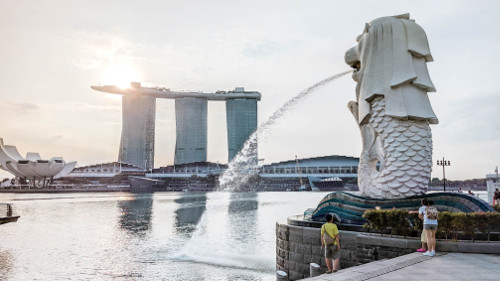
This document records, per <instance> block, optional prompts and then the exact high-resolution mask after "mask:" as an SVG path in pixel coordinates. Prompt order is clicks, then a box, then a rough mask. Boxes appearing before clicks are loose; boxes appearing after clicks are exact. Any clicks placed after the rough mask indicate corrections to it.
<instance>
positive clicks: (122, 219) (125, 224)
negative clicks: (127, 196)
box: [118, 194, 153, 235]
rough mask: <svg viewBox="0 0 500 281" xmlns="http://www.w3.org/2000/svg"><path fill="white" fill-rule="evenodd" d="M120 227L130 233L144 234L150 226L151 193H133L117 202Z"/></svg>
mask: <svg viewBox="0 0 500 281" xmlns="http://www.w3.org/2000/svg"><path fill="white" fill-rule="evenodd" d="M118 208H119V212H120V216H119V224H120V227H121V228H122V229H124V230H126V231H127V232H128V233H130V234H136V235H144V234H145V233H146V232H147V231H148V230H149V229H150V228H151V216H152V208H153V194H134V195H133V196H132V199H131V200H124V201H119V202H118Z"/></svg>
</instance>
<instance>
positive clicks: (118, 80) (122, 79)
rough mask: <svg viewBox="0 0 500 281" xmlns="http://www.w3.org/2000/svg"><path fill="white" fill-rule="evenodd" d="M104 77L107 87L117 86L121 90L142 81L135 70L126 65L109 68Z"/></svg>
mask: <svg viewBox="0 0 500 281" xmlns="http://www.w3.org/2000/svg"><path fill="white" fill-rule="evenodd" d="M104 77H105V84H106V85H116V86H118V87H120V88H129V87H130V82H140V81H141V79H140V77H139V74H138V73H137V71H136V70H135V68H133V67H132V66H130V65H125V64H119V65H118V64H115V65H111V66H109V67H108V68H107V69H106V73H105V76H104Z"/></svg>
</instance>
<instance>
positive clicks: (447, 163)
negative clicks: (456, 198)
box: [437, 157, 451, 192]
mask: <svg viewBox="0 0 500 281" xmlns="http://www.w3.org/2000/svg"><path fill="white" fill-rule="evenodd" d="M437 165H438V166H443V191H444V192H446V177H445V173H444V167H445V166H451V163H450V160H444V157H443V160H437Z"/></svg>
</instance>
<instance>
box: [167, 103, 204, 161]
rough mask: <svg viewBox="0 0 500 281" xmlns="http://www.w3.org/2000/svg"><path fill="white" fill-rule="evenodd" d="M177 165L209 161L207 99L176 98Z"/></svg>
mask: <svg viewBox="0 0 500 281" xmlns="http://www.w3.org/2000/svg"><path fill="white" fill-rule="evenodd" d="M175 123H176V135H177V139H176V142H175V161H174V163H175V165H180V164H187V163H194V162H206V161H207V99H203V98H192V97H185V98H177V99H175Z"/></svg>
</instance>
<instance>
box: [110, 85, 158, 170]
mask: <svg viewBox="0 0 500 281" xmlns="http://www.w3.org/2000/svg"><path fill="white" fill-rule="evenodd" d="M155 115H156V98H155V97H151V96H145V95H138V94H131V95H123V96H122V136H121V139H120V150H119V153H118V162H122V163H128V164H131V165H134V166H137V167H141V168H142V169H144V170H146V171H150V170H151V169H153V167H154V147H155V141H154V140H155V117H156V116H155Z"/></svg>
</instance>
